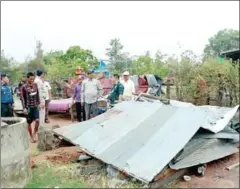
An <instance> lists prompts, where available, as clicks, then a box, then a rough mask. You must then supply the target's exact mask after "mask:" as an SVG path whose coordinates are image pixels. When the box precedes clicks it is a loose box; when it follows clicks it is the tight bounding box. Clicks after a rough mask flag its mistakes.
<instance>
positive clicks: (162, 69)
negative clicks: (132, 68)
mask: <svg viewBox="0 0 240 189" xmlns="http://www.w3.org/2000/svg"><path fill="white" fill-rule="evenodd" d="M166 56H167V55H166V54H163V53H162V52H161V51H157V53H156V55H155V61H154V65H153V68H154V69H153V73H154V74H156V75H158V76H161V77H166V76H167V74H168V67H167V64H166V62H165V61H164V58H166Z"/></svg>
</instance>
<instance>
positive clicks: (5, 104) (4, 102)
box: [1, 74, 14, 117]
mask: <svg viewBox="0 0 240 189" xmlns="http://www.w3.org/2000/svg"><path fill="white" fill-rule="evenodd" d="M13 103H14V100H13V91H12V88H11V87H10V86H9V79H8V77H7V75H6V74H1V117H13Z"/></svg>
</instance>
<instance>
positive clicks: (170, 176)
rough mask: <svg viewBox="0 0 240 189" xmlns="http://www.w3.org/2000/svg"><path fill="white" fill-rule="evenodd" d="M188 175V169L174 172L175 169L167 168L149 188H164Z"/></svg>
mask: <svg viewBox="0 0 240 189" xmlns="http://www.w3.org/2000/svg"><path fill="white" fill-rule="evenodd" d="M186 173H188V169H180V170H173V169H170V168H167V169H165V170H164V171H162V172H161V173H159V174H158V175H157V176H156V177H155V179H154V182H152V183H150V184H149V187H150V188H163V187H165V186H166V185H169V184H170V183H172V182H175V181H177V180H179V179H180V178H182V177H183V176H184V175H185V174H186Z"/></svg>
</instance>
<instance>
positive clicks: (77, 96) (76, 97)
mask: <svg viewBox="0 0 240 189" xmlns="http://www.w3.org/2000/svg"><path fill="white" fill-rule="evenodd" d="M83 80H84V77H83V76H79V77H78V83H77V84H76V86H75V88H74V91H73V103H76V112H77V120H78V121H79V122H81V121H86V115H85V110H84V104H83V103H81V91H82V81H83ZM82 113H83V117H82Z"/></svg>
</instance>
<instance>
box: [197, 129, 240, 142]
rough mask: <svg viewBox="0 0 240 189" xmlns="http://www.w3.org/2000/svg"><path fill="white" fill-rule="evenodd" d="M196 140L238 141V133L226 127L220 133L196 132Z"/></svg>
mask: <svg viewBox="0 0 240 189" xmlns="http://www.w3.org/2000/svg"><path fill="white" fill-rule="evenodd" d="M195 137H196V138H206V139H209V138H218V139H232V140H235V141H239V137H240V136H239V133H238V132H237V131H235V130H234V129H232V128H230V127H226V128H224V129H223V130H222V131H220V132H219V133H216V134H214V133H209V132H204V133H200V132H198V133H197V134H196V135H195Z"/></svg>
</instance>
